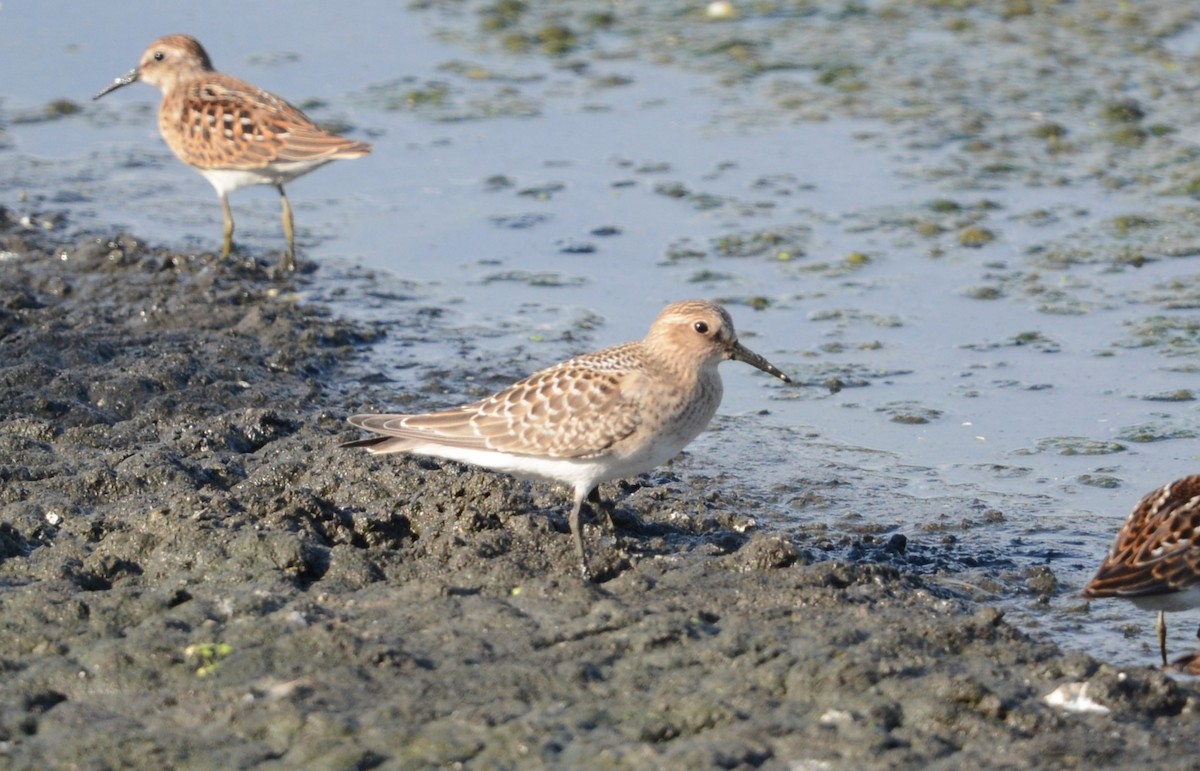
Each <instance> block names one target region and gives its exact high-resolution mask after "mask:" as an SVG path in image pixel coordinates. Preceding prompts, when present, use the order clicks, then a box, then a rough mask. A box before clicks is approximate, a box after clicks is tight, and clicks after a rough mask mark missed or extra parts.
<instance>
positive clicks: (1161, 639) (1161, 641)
mask: <svg viewBox="0 0 1200 771" xmlns="http://www.w3.org/2000/svg"><path fill="white" fill-rule="evenodd" d="M1154 628H1155V629H1157V630H1158V650H1159V651H1160V652H1161V653H1162V660H1163V667H1164V668H1166V666H1167V619H1166V614H1165V613H1164V612H1163V611H1161V610H1160V611H1159V612H1158V623H1157V624H1155V625H1154ZM1197 634H1198V635H1200V632H1197Z"/></svg>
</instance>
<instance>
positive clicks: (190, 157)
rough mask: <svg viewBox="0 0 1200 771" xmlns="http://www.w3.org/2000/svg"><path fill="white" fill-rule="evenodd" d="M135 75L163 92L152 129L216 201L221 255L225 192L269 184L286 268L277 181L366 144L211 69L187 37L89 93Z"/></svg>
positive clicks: (287, 220)
mask: <svg viewBox="0 0 1200 771" xmlns="http://www.w3.org/2000/svg"><path fill="white" fill-rule="evenodd" d="M138 80H142V81H145V82H147V83H149V84H151V85H154V86H157V87H158V88H159V89H160V90H161V91H162V94H163V99H162V104H161V105H160V106H159V110H158V128H159V131H160V132H161V133H162V137H163V140H164V141H165V142H166V143H167V146H168V147H170V148H171V151H172V152H174V153H175V155H176V156H177V157H178V158H179V159H180V160H181V161H183V162H184V163H186V164H188V165H189V166H191V167H192V168H194V169H196V171H198V172H200V173H201V174H203V175H204V176H205V178H206V179H208V181H209V182H210V183H211V184H212V185H213V187H214V188H216V191H217V194H218V196H220V198H221V206H222V211H223V214H224V218H225V231H224V235H225V238H224V243H223V245H222V254H223V255H228V254H229V252H230V250H231V248H232V239H233V216H232V214H231V212H230V210H229V202H228V199H227V196H228V194H229V193H231V192H233V191H234V190H237V189H238V188H240V187H245V186H247V185H274V186H275V187H276V188H277V189H278V190H279V194H280V196H281V197H282V201H283V221H284V232H285V234H286V235H287V239H288V249H287V252H286V254H285V258H284V266H285V268H287V269H291V267H292V259H293V256H294V254H295V235H294V233H293V226H292V214H291V206H290V205H289V203H288V200H287V195H286V194H285V193H284V190H283V185H284V183H286V182H289V181H291V180H293V179H295V178H296V177H299V176H301V175H303V174H307V173H308V172H310V171H312V170H313V169H316V168H318V167H320V166H323V165H324V164H326V163H329V162H330V161H335V160H341V159H348V158H361V157H362V156H364V155H366V154H367V153H369V152H370V151H371V146H370V145H369V144H367V143H365V142H358V141H355V140H352V139H346V138H345V137H340V136H336V135H334V134H330V133H328V132H326V131H323V130H321V129H320V128H318V127H317V126H316V125H315V124H314V123H313V122H312V121H311V120H309V119H308V117H307V116H306V115H304V113H302V112H301V111H300V110H298V109H297V108H296V107H294V106H292V105H291V104H289V103H288V102H287V101H285V100H283V99H280V98H279V97H277V96H275V95H274V94H271V93H269V92H267V91H264V90H262V89H261V88H258V87H256V86H252V85H250V84H249V83H246V82H245V81H242V80H239V79H238V78H235V77H233V76H232V75H226V74H223V73H220V72H216V71H215V70H213V67H212V62H211V60H210V59H209V57H208V54H207V53H206V52H205V50H204V48H203V47H202V46H201V45H200V43H199V42H198V41H197V40H196V39H195V38H192V37H189V36H187V35H167V36H166V37H162V38H159V39H158V40H155V41H154V42H153V43H151V44H150V46H149V47H148V48H147V49H146V52H145V53H144V54H143V55H142V59H141V61H140V62H139V63H138V66H137V67H136V68H135V69H134V70H133V71H131V72H130V73H128V74H127V75H125V76H123V77H121V78H117V79H116V80H115V81H114V82H113V84H112V85H110V86H109V87H108V88H106V89H104V90H103V91H101V92H100V93H99V94H97V95H96V98H97V99H98V98H100V97H101V96H104V95H105V94H107V93H109V92H110V91H113V90H115V89H117V88H120V87H121V86H125V85H128V84H129V83H133V82H135V81H138Z"/></svg>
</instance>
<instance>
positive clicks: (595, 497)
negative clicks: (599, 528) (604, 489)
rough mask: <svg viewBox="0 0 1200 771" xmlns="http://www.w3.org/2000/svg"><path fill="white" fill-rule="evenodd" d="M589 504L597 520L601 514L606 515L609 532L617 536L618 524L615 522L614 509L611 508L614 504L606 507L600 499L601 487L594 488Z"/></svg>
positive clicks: (588, 499)
mask: <svg viewBox="0 0 1200 771" xmlns="http://www.w3.org/2000/svg"><path fill="white" fill-rule="evenodd" d="M587 502H588V506H589V507H591V509H592V513H593V514H594V515H596V517H597V518H599V516H600V515H601V514H603V515H604V522H605V524H607V525H608V532H610V533H613V534H615V533H616V532H617V524H616V523H615V522H613V518H612V509H611V508H610V506H611V505H612V504H609V506H606V505H604V501H603V500H601V498H600V488H599V487H593V488H592V491H591V492H590V493H588V496H587Z"/></svg>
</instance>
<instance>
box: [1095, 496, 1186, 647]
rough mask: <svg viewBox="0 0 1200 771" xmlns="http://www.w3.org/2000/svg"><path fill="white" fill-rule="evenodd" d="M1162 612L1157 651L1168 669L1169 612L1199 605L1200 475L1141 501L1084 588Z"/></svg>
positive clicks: (1159, 614)
mask: <svg viewBox="0 0 1200 771" xmlns="http://www.w3.org/2000/svg"><path fill="white" fill-rule="evenodd" d="M1083 596H1084V597H1087V598H1088V599H1098V598H1101V597H1122V598H1124V599H1127V600H1131V601H1132V602H1133V604H1134V605H1136V606H1138V607H1139V608H1142V609H1143V610H1157V611H1158V624H1157V625H1156V628H1157V630H1158V648H1159V652H1160V653H1161V654H1162V663H1163V666H1164V667H1166V666H1167V623H1166V619H1165V618H1164V617H1163V613H1164V612H1165V611H1179V610H1190V609H1192V608H1198V607H1200V476H1189V477H1184V478H1182V479H1177V480H1175V481H1174V482H1172V483H1171V484H1169V485H1165V486H1163V487H1160V488H1159V489H1157V490H1155V491H1154V492H1152V493H1150V494H1149V495H1147V496H1146V497H1144V498H1142V500H1141V501H1139V502H1138V505H1137V506H1135V507H1134V509H1133V511H1132V512H1130V514H1129V517H1128V518H1127V519H1126V520H1125V524H1124V525H1122V526H1121V530H1120V532H1118V533H1117V540H1116V542H1114V543H1113V545H1112V548H1111V549H1110V550H1109V552H1108V556H1106V557H1105V558H1104V562H1102V563H1101V564H1100V568H1099V569H1098V570H1097V571H1096V575H1095V577H1094V578H1092V580H1091V581H1090V582H1088V585H1087V587H1085V588H1084V590H1083Z"/></svg>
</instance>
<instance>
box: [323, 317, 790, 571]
mask: <svg viewBox="0 0 1200 771" xmlns="http://www.w3.org/2000/svg"><path fill="white" fill-rule="evenodd" d="M726 359H736V360H738V361H744V362H746V363H747V364H750V365H753V366H755V367H757V368H758V369H761V370H762V371H763V372H768V373H770V374H772V375H774V376H775V377H777V378H779V379H780V380H782V381H783V382H785V383H790V382H792V381H791V380H790V379H789V378H788V376H787V375H785V374H784V373H782V372H780V371H779V370H778V369H776V368H775V367H774V366H773V365H772V364H770V363H769V362H768V361H767V360H766V359H764V358H763V357H761V356H759V355H758V354H756V353H754V352H752V351H750V350H749V349H747V348H746V347H745V346H743V345H742V344H741V343H739V342H738V339H737V334H736V333H735V332H734V330H733V319H731V318H730V317H729V313H728V312H727V311H726V310H725V309H724V308H722V307H721V306H719V305H716V304H715V303H711V302H705V301H703V300H687V301H684V302H678V303H674V304H673V305H668V306H667V307H666V308H665V309H664V310H663V312H662V313H660V314H658V318H657V319H655V321H654V324H653V325H652V326H651V327H650V332H649V333H648V334H647V335H646V337H645V339H644V340H640V341H637V342H632V343H625V344H624V345H618V346H615V347H613V348H606V349H605V350H603V351H598V352H596V353H589V354H585V355H583V356H578V357H576V358H574V359H570V360H568V361H564V362H562V363H561V364H556V365H554V366H553V367H550V368H549V369H544V370H542V371H541V372H538V373H536V374H533V375H530V376H529V377H527V378H525V379H524V380H521V381H518V382H517V383H514V384H513V385H511V386H509V387H508V388H506V389H504V390H503V391H500V392H499V393H497V394H494V395H493V396H490V397H488V398H486V399H484V400H482V401H478V402H475V403H474V404H467V405H464V406H462V407H456V408H454V409H450V410H445V411H442V412H432V413H427V414H424V415H355V416H353V417H351V418H350V419H349V420H350V423H351V425H354V426H356V427H358V428H362V429H366V430H367V431H373V432H375V433H377V434H382V436H372V437H369V438H367V439H360V440H358V441H355V442H348V443H346V444H344V445H342V446H343V447H365V448H367V449H368V450H370V451H371V452H372V453H390V452H407V453H413V454H416V455H432V456H435V457H438V458H448V459H450V460H456V461H460V462H463V463H470V464H473V465H476V466H483V467H485V468H489V469H493V470H496V471H503V472H506V473H509V474H514V475H516V476H520V477H532V478H534V479H541V480H545V481H550V482H563V483H565V484H569V485H571V486H572V487H574V489H575V506H574V508H572V509H571V515H570V525H571V535H572V536H573V538H574V540H575V551H576V552H577V553H578V554H579V562H580V567H581V569H582V571H583V577H584V579H585V580H586V579H589V578H590V577H591V573H590V571H589V570H588V563H587V554H586V552H585V551H584V546H583V532H582V529H581V526H580V522H579V515H580V511H581V509H582V508H583V505H584V503H585V501H591V502H597V503H598V502H599V496H598V495H597V494H596V489H597V488H596V486H597V485H599V484H600V483H601V482H608V481H611V480H613V479H620V478H622V477H628V476H633V475H636V474H640V473H642V472H644V471H649V470H650V469H652V468H654V467H655V466H658V465H660V464H662V463H665V462H666V461H668V460H670V459H671V458H673V457H675V456H676V455H677V454H679V451H680V450H682V449H683V447H684V446H685V445H686V444H687V443H688V442H690V441H692V440H693V439H695V438H696V436H697V435H698V434H699V433H700V432H701V431H703V430H704V428H705V427H706V426H707V425H708V422H709V421H710V420H712V417H713V415H714V414H715V413H716V411H717V407H718V405H720V403H721V394H722V387H721V376H720V374H719V373H718V372H717V365H718V364H720V363H721V362H722V361H725V360H726Z"/></svg>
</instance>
